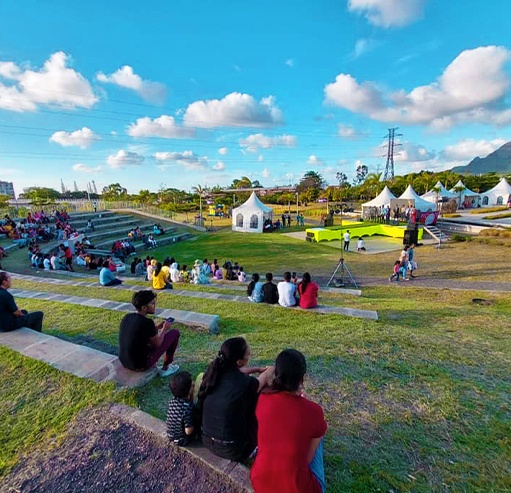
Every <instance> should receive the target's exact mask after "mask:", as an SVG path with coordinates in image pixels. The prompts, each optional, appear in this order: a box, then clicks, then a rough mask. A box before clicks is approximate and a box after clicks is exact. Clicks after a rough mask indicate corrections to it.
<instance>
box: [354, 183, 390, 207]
mask: <svg viewBox="0 0 511 493" xmlns="http://www.w3.org/2000/svg"><path fill="white" fill-rule="evenodd" d="M395 198H396V196H395V195H394V194H393V193H392V192H391V191H390V189H389V187H388V186H387V185H385V188H384V189H383V190H382V191H381V192H380V193H379V195H378V196H377V197H375V198H374V199H373V200H370V201H369V202H366V203H365V204H362V207H381V206H382V205H387V204H390V201H391V200H392V199H395Z"/></svg>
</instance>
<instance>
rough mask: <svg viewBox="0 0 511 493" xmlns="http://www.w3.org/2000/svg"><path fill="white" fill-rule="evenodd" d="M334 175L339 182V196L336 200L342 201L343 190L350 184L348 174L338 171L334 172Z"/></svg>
mask: <svg viewBox="0 0 511 493" xmlns="http://www.w3.org/2000/svg"><path fill="white" fill-rule="evenodd" d="M335 177H336V178H337V181H338V182H339V197H338V199H337V200H339V201H341V202H342V199H343V195H344V191H345V190H346V189H347V188H348V187H349V186H350V184H349V183H348V175H347V174H346V173H342V172H340V171H338V172H337V173H336V174H335Z"/></svg>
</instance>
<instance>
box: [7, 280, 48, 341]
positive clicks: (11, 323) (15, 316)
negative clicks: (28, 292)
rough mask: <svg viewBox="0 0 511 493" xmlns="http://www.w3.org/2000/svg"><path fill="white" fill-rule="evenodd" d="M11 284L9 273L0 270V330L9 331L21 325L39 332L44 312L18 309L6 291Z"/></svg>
mask: <svg viewBox="0 0 511 493" xmlns="http://www.w3.org/2000/svg"><path fill="white" fill-rule="evenodd" d="M11 285H12V279H11V276H10V274H8V273H7V272H0V332H10V331H12V330H16V329H19V328H21V327H28V328H30V329H32V330H35V331H37V332H41V330H42V327H43V317H44V313H43V312H32V313H28V312H27V311H26V310H20V309H19V308H18V306H17V305H16V302H15V301H14V297H13V296H12V294H11V293H9V291H7V290H8V289H9V288H10V287H11Z"/></svg>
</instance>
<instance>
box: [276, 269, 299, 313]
mask: <svg viewBox="0 0 511 493" xmlns="http://www.w3.org/2000/svg"><path fill="white" fill-rule="evenodd" d="M277 290H278V293H279V305H280V306H283V307H285V308H288V307H291V306H295V305H296V298H295V293H296V285H295V284H294V283H292V282H291V272H284V280H283V281H280V282H279V283H278V284H277Z"/></svg>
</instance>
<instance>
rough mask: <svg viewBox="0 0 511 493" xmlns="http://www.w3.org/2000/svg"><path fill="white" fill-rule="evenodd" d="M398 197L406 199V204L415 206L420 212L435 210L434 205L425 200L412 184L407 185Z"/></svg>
mask: <svg viewBox="0 0 511 493" xmlns="http://www.w3.org/2000/svg"><path fill="white" fill-rule="evenodd" d="M398 198H399V199H402V200H407V201H408V205H410V206H411V205H413V206H415V208H416V209H419V210H420V211H421V212H427V211H434V210H436V206H435V205H434V204H432V203H431V202H428V201H427V200H424V199H423V198H421V197H420V196H419V195H418V194H417V192H416V191H415V190H414V189H413V188H412V185H408V187H407V188H406V190H405V191H404V192H403V193H402V194H401V196H400V197H398Z"/></svg>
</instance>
